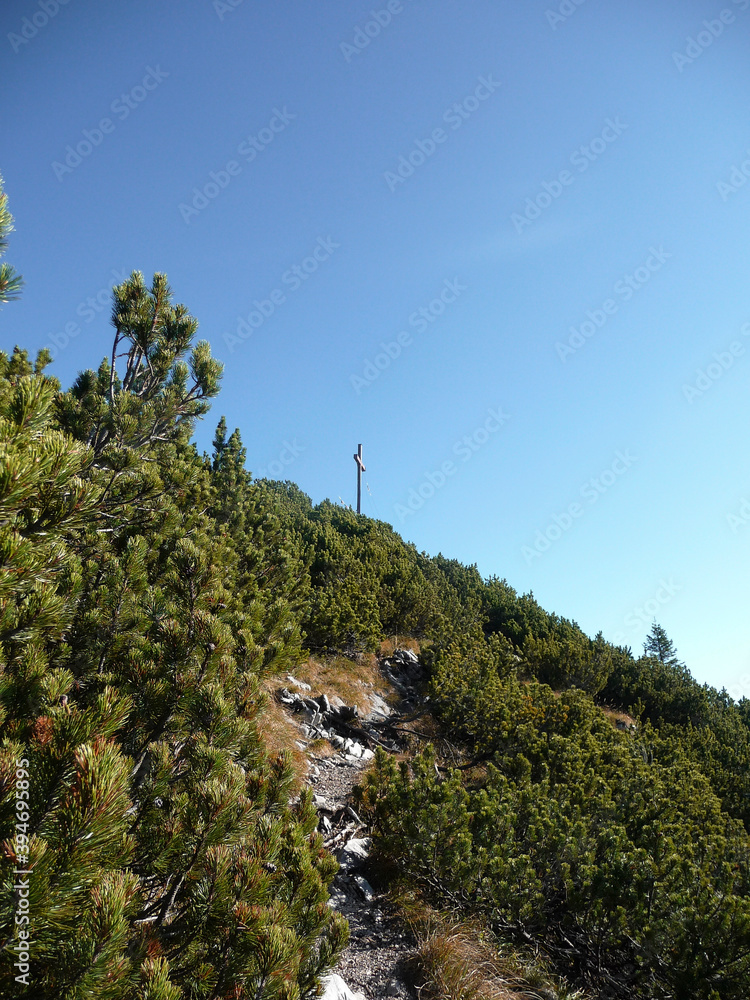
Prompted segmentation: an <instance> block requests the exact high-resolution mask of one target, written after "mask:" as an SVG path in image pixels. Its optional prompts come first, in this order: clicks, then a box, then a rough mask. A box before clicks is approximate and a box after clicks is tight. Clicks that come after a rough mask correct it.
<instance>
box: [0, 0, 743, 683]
mask: <svg viewBox="0 0 750 1000" xmlns="http://www.w3.org/2000/svg"><path fill="white" fill-rule="evenodd" d="M749 40H750V0H739V2H735V0H726V3H725V4H724V5H723V6H722V4H721V2H720V0H719V2H716V3H711V2H708V0H680V2H679V3H678V2H677V0H670V2H667V0H665V2H662V3H658V4H648V3H646V2H644V0H637V2H633V0H629V2H625V0H619V2H609V3H604V2H602V0H585V2H581V3H579V4H576V3H574V2H573V0H555V2H547V0H524V2H523V3H521V2H520V0H519V2H517V3H510V2H498V0H493V2H489V0H472V2H467V0H464V2H462V3H459V2H458V0H431V2H430V3H429V4H428V3H426V2H424V0H423V2H419V0H391V2H390V3H389V2H388V0H385V2H383V0H377V2H375V3H374V5H373V0H368V2H350V3H347V4H337V3H333V2H320V3H316V4H309V5H308V4H302V3H291V2H283V0H228V2H216V3H214V2H212V0H180V2H177V0H162V2H160V3H159V4H154V3H153V2H151V3H147V2H145V0H131V2H129V3H127V4H111V3H110V4H106V3H104V4H102V3H95V2H93V0H68V2H67V3H60V2H59V0H38V2H34V0H6V2H5V3H4V4H3V6H2V10H1V11H0V52H1V53H2V55H1V56H0V63H1V65H2V75H3V81H4V85H5V87H4V94H5V100H4V105H3V115H2V119H1V120H0V170H2V172H3V175H4V178H5V184H6V191H7V193H8V195H9V199H10V208H11V211H12V212H13V214H14V215H15V218H16V232H15V233H14V234H13V235H12V237H11V244H10V251H9V253H8V256H7V260H8V261H9V262H10V263H12V264H13V265H14V266H16V267H17V268H18V269H19V270H20V271H21V272H22V273H23V275H24V277H25V280H26V285H25V288H24V293H23V296H22V298H21V299H20V300H19V301H18V302H15V303H10V304H8V305H6V306H5V307H3V309H2V314H1V315H0V347H2V348H3V349H7V348H12V346H13V345H14V344H15V343H19V344H21V345H22V346H25V347H27V348H28V349H30V350H31V351H36V350H37V349H39V348H40V347H42V346H44V345H52V346H55V345H57V346H55V354H56V358H55V362H54V364H53V366H52V368H51V371H52V372H53V373H54V374H56V375H57V376H58V377H59V378H60V379H61V381H62V382H63V384H64V385H68V384H70V382H71V381H72V380H73V378H74V377H75V375H76V373H77V372H78V371H79V370H80V369H82V368H87V367H94V368H95V367H96V366H97V365H98V363H99V361H100V360H101V358H102V357H103V356H104V354H105V353H107V352H108V347H109V345H110V343H111V327H110V326H109V322H108V313H109V305H108V303H109V290H110V288H111V286H112V284H114V283H115V282H117V281H120V280H122V276H123V275H126V274H128V273H129V272H130V271H131V270H133V269H138V270H141V271H143V272H144V273H145V275H146V276H147V278H150V277H151V275H152V274H153V273H154V271H164V272H166V273H167V274H168V276H169V279H170V282H171V284H172V287H173V289H174V292H175V298H176V300H177V301H180V302H184V303H185V304H186V305H187V306H188V308H189V309H190V311H191V312H192V313H193V314H194V315H195V316H196V317H197V318H198V319H199V321H200V330H199V334H200V336H202V337H204V338H206V339H208V340H209V341H210V342H211V345H212V349H213V353H214V354H215V355H216V356H217V357H219V358H221V359H222V360H223V361H224V362H225V364H226V369H225V375H224V384H223V391H222V394H221V396H220V398H219V400H218V401H217V402H216V403H215V405H214V408H213V410H212V412H211V414H210V415H209V417H208V418H207V419H206V420H205V421H204V422H203V424H202V425H201V426H200V428H199V429H198V433H197V440H198V444H199V447H200V448H201V449H205V450H208V449H210V441H211V438H212V436H213V431H214V429H215V425H216V423H217V422H218V419H219V417H220V416H221V414H225V415H226V417H227V421H228V423H229V426H230V428H233V427H235V426H238V427H239V428H240V429H241V432H242V436H243V440H244V442H245V445H246V447H247V451H248V466H249V468H250V469H251V470H252V471H253V473H254V474H256V475H258V474H260V475H262V474H266V475H268V476H270V477H271V478H289V479H292V480H294V481H295V482H297V483H298V484H299V486H300V487H301V488H302V489H303V490H304V491H305V492H307V493H308V494H309V495H310V496H311V497H312V498H313V500H314V501H315V502H318V501H320V500H322V499H324V498H325V497H330V498H331V499H332V500H334V501H337V500H338V499H339V498H342V499H343V500H344V502H346V503H354V501H355V465H354V461H353V459H352V455H353V453H354V451H355V450H356V447H357V444H358V443H359V442H362V443H363V446H364V458H365V463H366V466H367V471H366V474H365V477H364V478H365V480H366V483H367V488H366V489H365V491H364V500H363V511H364V513H367V514H369V515H371V516H375V517H378V518H380V519H382V520H385V521H388V522H390V523H392V524H393V525H394V527H395V528H396V529H397V530H398V531H400V532H401V533H402V534H403V536H404V537H405V538H407V539H408V540H410V541H413V542H414V543H415V544H416V545H417V547H418V548H419V549H421V550H424V551H427V552H428V553H431V554H435V553H437V552H439V551H442V552H443V553H444V554H445V555H448V556H452V557H455V558H458V559H460V560H462V561H463V562H466V563H474V562H476V563H477V564H478V566H479V569H480V571H481V572H482V573H483V574H484V575H486V576H488V575H491V574H495V575H498V576H500V577H505V578H506V579H507V580H508V581H509V582H510V583H511V584H512V585H513V586H514V587H515V588H516V589H517V590H519V591H520V592H526V591H529V590H531V591H533V593H534V595H535V596H536V598H537V599H538V600H539V601H540V603H541V604H542V605H543V606H544V607H545V608H547V609H548V610H550V611H555V612H557V613H558V614H561V615H563V616H565V617H568V618H571V619H574V620H575V621H577V622H578V623H579V624H580V625H581V627H582V628H583V629H584V630H585V631H587V632H588V633H589V634H594V633H596V632H597V631H598V630H599V629H601V630H603V632H604V634H605V636H606V637H607V638H609V639H611V640H613V641H617V642H622V643H624V644H630V645H632V646H633V648H634V650H635V651H637V652H638V651H640V649H641V646H642V643H643V640H644V638H645V635H646V633H647V632H648V628H649V623H650V622H651V620H652V618H654V617H655V618H656V619H657V620H658V621H659V622H660V623H661V624H662V625H664V627H665V628H666V629H667V632H668V633H669V635H670V636H671V637H672V639H673V640H674V642H675V644H676V646H677V648H678V652H679V654H680V655H681V657H682V658H683V659H684V660H685V661H686V662H687V664H688V666H689V667H690V669H691V670H692V671H693V673H694V675H695V676H696V677H697V678H698V679H699V680H701V681H707V682H709V683H712V684H714V685H716V686H718V687H721V686H726V687H727V688H728V689H729V690H730V692H731V693H733V694H734V695H735V696H739V695H740V694H745V695H750V626H749V625H748V622H749V621H750V618H749V616H748V613H747V602H748V589H749V588H748V576H749V567H750V561H749V559H748V557H749V556H750V461H749V459H750V442H749V441H748V428H749V427H750V419H749V418H750V402H749V398H748V392H747V384H748V376H749V375H750V288H749V287H748V264H749V263H750V228H749V226H748V223H749V222H750V184H748V183H747V180H748V177H750V101H749V100H748V97H749V96H750V94H749V91H750V60H749V59H748V55H749V54H750V41H749ZM743 167H744V170H743Z"/></svg>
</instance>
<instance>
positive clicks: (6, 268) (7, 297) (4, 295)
mask: <svg viewBox="0 0 750 1000" xmlns="http://www.w3.org/2000/svg"><path fill="white" fill-rule="evenodd" d="M3 186H4V185H3V178H2V176H0V257H2V256H3V255H4V254H5V252H6V250H7V249H8V234H9V233H12V232H13V228H14V227H13V216H12V215H11V214H10V212H9V211H8V196H7V194H5V191H4V190H3ZM22 285H23V278H22V277H21V275H20V274H18V273H17V272H16V270H15V269H14V268H12V267H11V266H10V264H6V263H2V264H0V303H2V302H10V301H11V299H17V298H18V296H19V294H20V291H21V286H22Z"/></svg>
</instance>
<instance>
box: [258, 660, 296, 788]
mask: <svg viewBox="0 0 750 1000" xmlns="http://www.w3.org/2000/svg"><path fill="white" fill-rule="evenodd" d="M280 686H281V685H280V682H279V680H278V679H276V680H273V679H270V678H269V679H266V680H265V681H263V687H264V689H265V692H266V703H265V705H264V707H263V711H262V712H261V715H260V718H259V719H258V726H259V727H260V729H261V731H262V733H263V740H264V742H265V744H266V747H267V749H268V753H269V755H270V756H271V757H274V756H276V754H279V753H283V752H284V751H285V750H287V751H289V753H290V754H291V756H292V765H293V767H294V779H295V780H294V792H295V794H298V793H299V792H300V791H301V789H302V786H303V784H304V783H305V778H306V776H307V767H308V763H307V753H306V752H305V751H304V750H303V749H302V748H301V747H298V746H297V743H296V741H297V740H300V741H301V740H303V739H304V735H303V733H302V730H301V729H300V728H299V726H298V725H297V723H296V722H295V721H294V720H293V719H292V718H291V717H290V715H289V713H288V712H287V711H286V709H285V708H284V706H283V705H281V704H280V703H279V702H278V701H277V700H276V697H275V691H276V690H277V689H278V688H279V687H280Z"/></svg>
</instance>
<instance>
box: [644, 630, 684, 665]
mask: <svg viewBox="0 0 750 1000" xmlns="http://www.w3.org/2000/svg"><path fill="white" fill-rule="evenodd" d="M643 653H644V655H645V656H653V657H655V658H656V659H657V660H659V661H660V662H661V663H666V664H667V665H668V666H670V667H673V666H677V665H678V664H679V663H680V661H679V660H678V659H677V650H676V649H675V648H674V644H673V642H672V640H671V639H670V638H669V636H668V635H667V633H666V632H665V631H664V629H663V628H662V627H661V625H657V623H656V622H654V624H653V625H652V626H651V631H650V632H649V634H648V636H647V637H646V641H645V642H644V644H643Z"/></svg>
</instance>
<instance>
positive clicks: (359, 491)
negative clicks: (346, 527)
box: [354, 444, 366, 514]
mask: <svg viewBox="0 0 750 1000" xmlns="http://www.w3.org/2000/svg"><path fill="white" fill-rule="evenodd" d="M354 461H355V462H356V463H357V513H358V514H359V513H361V510H360V508H361V506H362V473H363V472H365V471H366V469H365V463H364V462H363V461H362V445H361V444H358V445H357V454H356V455H355V456H354Z"/></svg>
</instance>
